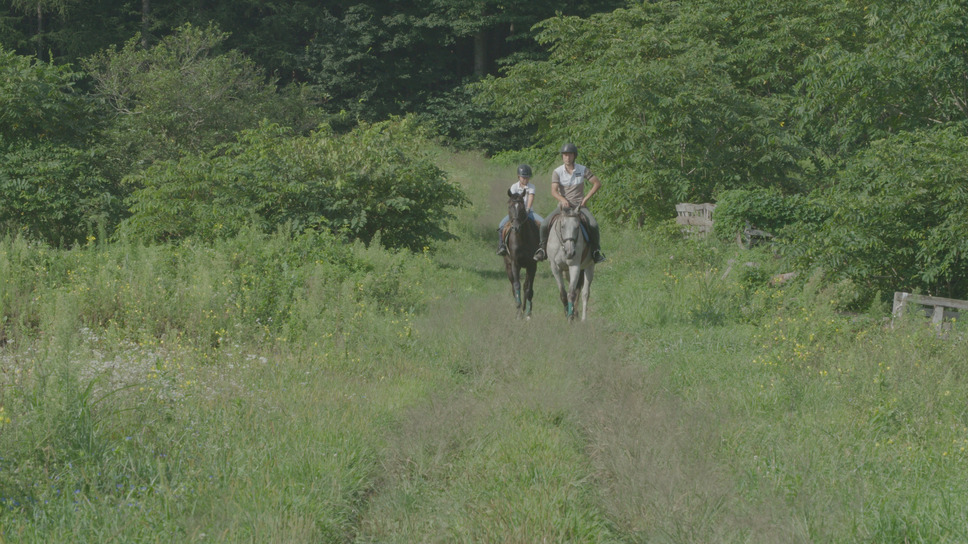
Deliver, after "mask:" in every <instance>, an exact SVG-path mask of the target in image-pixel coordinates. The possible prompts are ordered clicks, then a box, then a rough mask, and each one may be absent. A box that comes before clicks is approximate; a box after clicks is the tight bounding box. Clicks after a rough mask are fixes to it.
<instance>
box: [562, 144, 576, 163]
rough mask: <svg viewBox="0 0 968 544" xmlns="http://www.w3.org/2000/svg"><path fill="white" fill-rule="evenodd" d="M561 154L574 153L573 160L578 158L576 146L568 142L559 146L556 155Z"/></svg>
mask: <svg viewBox="0 0 968 544" xmlns="http://www.w3.org/2000/svg"><path fill="white" fill-rule="evenodd" d="M562 153H574V154H575V158H576V159H577V158H578V146H576V145H575V144H573V143H571V142H569V143H567V144H565V145H563V146H561V151H559V152H558V154H559V155H560V154H562Z"/></svg>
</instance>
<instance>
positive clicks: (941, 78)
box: [794, 0, 968, 160]
mask: <svg viewBox="0 0 968 544" xmlns="http://www.w3.org/2000/svg"><path fill="white" fill-rule="evenodd" d="M850 10H851V11H852V12H854V13H855V15H853V16H851V17H849V18H847V19H845V20H844V22H843V24H841V25H840V28H839V29H838V30H839V33H840V36H834V37H835V38H837V39H833V40H831V41H830V42H829V43H823V44H822V45H823V47H818V48H815V49H814V50H813V51H811V52H810V54H809V55H808V56H807V57H806V59H805V71H806V75H805V77H804V78H803V80H802V81H801V82H800V83H799V85H798V91H799V92H798V93H797V96H798V98H797V100H796V101H795V105H794V110H795V112H796V114H797V116H798V117H799V118H800V123H801V130H802V131H803V133H804V135H805V137H806V138H809V139H810V141H811V142H816V143H815V144H814V145H817V146H818V148H819V149H818V155H819V154H824V155H825V156H828V157H838V158H840V159H841V160H843V159H844V158H847V157H849V156H850V155H851V154H852V153H853V152H854V151H856V150H857V149H859V148H862V147H864V146H865V145H867V144H868V143H869V142H871V141H873V140H877V139H880V138H884V137H886V136H887V135H889V134H894V133H897V132H898V131H907V130H919V129H927V128H933V127H937V126H938V124H939V123H949V122H960V121H964V120H965V118H966V113H968V91H966V88H965V85H964V74H965V72H966V71H968V6H966V5H965V4H964V3H962V2H937V1H932V0H915V1H911V2H891V1H886V0H882V1H875V2H868V3H863V4H860V3H854V2H850ZM856 14H861V15H862V16H863V21H859V20H857V17H856ZM841 37H848V38H850V39H849V41H846V42H845V41H844V40H842V39H840V38H841Z"/></svg>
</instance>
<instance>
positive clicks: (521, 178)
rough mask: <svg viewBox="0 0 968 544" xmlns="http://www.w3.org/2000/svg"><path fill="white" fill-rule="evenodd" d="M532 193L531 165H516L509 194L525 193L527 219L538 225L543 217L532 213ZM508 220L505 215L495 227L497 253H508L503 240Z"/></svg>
mask: <svg viewBox="0 0 968 544" xmlns="http://www.w3.org/2000/svg"><path fill="white" fill-rule="evenodd" d="M534 193H535V190H534V184H532V183H531V166H529V165H527V164H522V165H520V166H518V181H515V182H514V185H511V194H515V195H520V194H524V195H525V197H524V205H525V207H527V209H528V219H530V220H532V221H535V222H536V223H537V224H538V225H540V224H541V223H542V222H543V221H544V219H542V218H541V216H540V215H538V214H536V213H534V210H533V209H532V206H533V205H534ZM510 220H511V218H510V217H508V216H507V215H505V216H504V219H502V220H501V225H500V226H498V228H497V237H498V245H497V254H498V255H507V254H508V248H507V245H506V244H505V242H504V226H505V225H507V224H508V221H510Z"/></svg>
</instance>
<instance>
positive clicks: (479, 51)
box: [474, 28, 487, 77]
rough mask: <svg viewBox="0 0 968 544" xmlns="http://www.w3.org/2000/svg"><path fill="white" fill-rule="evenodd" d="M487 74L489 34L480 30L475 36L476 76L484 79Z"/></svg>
mask: <svg viewBox="0 0 968 544" xmlns="http://www.w3.org/2000/svg"><path fill="white" fill-rule="evenodd" d="M486 74H487V33H486V32H485V31H484V29H483V28H482V29H480V30H478V31H477V33H475V34H474V75H475V76H477V77H484V76H485V75H486Z"/></svg>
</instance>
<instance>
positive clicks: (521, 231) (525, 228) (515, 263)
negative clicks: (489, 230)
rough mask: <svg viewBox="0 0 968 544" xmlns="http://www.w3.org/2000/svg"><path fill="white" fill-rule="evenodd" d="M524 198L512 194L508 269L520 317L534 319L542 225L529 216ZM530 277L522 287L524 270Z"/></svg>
mask: <svg viewBox="0 0 968 544" xmlns="http://www.w3.org/2000/svg"><path fill="white" fill-rule="evenodd" d="M524 197H525V195H523V194H514V193H512V192H511V190H510V189H509V190H508V218H509V219H510V220H509V221H508V226H507V227H506V228H505V233H506V234H502V236H505V237H506V239H507V248H508V254H507V255H505V256H504V268H505V269H506V270H507V273H508V281H510V282H511V295H513V296H514V302H515V304H516V305H517V308H518V317H524V318H525V319H531V299H532V298H533V297H534V276H535V272H536V271H537V269H538V263H537V262H536V261H535V260H534V252H535V251H537V250H538V238H539V234H538V225H536V224H535V222H534V220H532V219H531V218H530V217H529V216H528V207H527V205H526V204H525V203H524ZM522 268H524V269H525V271H526V272H527V275H526V276H525V278H524V286H523V288H522V285H521V269H522Z"/></svg>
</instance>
